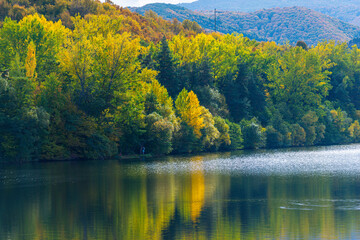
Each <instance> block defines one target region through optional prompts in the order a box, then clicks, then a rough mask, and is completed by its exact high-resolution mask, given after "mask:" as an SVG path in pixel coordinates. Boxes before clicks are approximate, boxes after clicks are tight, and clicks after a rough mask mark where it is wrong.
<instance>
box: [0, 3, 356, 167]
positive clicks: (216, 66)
mask: <svg viewBox="0 0 360 240" xmlns="http://www.w3.org/2000/svg"><path fill="white" fill-rule="evenodd" d="M39 2H41V1H29V0H26V1H25V0H24V1H9V0H0V9H1V10H0V11H1V13H0V19H1V20H2V22H1V24H0V26H1V28H0V77H1V78H0V103H1V104H0V133H1V134H0V162H25V161H36V160H65V159H107V158H112V157H114V156H119V155H127V154H138V153H139V151H140V149H141V148H142V147H145V148H146V153H151V154H153V155H164V154H181V153H194V152H210V151H232V150H239V149H257V148H281V147H298V146H313V145H330V144H344V143H353V142H359V140H360V124H359V119H360V111H359V110H360V50H359V49H358V48H357V46H356V45H354V46H352V47H351V48H349V47H348V44H347V43H340V42H335V41H327V42H326V41H325V42H319V43H318V44H317V45H315V46H307V45H306V43H304V42H302V41H299V42H298V43H297V44H296V46H291V45H289V44H285V45H278V44H276V43H274V42H257V41H254V40H250V39H248V38H245V37H243V36H242V35H238V34H231V35H230V34H227V35H223V34H218V33H209V34H205V33H204V31H203V29H201V27H199V25H198V24H197V23H195V22H191V21H188V20H184V21H183V22H182V23H181V22H179V21H177V20H172V21H165V20H163V19H162V18H160V17H159V16H157V15H156V14H155V13H154V12H147V13H146V14H145V16H144V17H143V16H141V15H139V14H137V13H133V12H131V11H129V10H127V9H122V8H119V7H117V6H115V5H114V4H112V3H111V2H109V1H108V2H106V3H100V2H98V1H92V0H76V1H67V0H62V1H55V0H46V1H45V0H44V1H42V2H44V3H39ZM37 4H38V5H37ZM89 4H92V5H91V6H93V7H92V8H89V7H87V8H85V7H84V6H90V5H89ZM1 6H2V7H1ZM4 6H5V7H6V8H5V7H4ZM84 9H85V10H86V11H85V10H84Z"/></svg>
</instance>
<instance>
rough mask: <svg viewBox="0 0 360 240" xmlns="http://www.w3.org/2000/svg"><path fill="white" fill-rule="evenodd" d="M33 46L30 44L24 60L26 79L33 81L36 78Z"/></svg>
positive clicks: (32, 43)
mask: <svg viewBox="0 0 360 240" xmlns="http://www.w3.org/2000/svg"><path fill="white" fill-rule="evenodd" d="M35 51H36V50H35V44H34V42H30V44H29V46H28V52H27V56H26V60H25V69H26V77H28V78H29V79H32V80H35V78H36V72H35V69H36V56H35Z"/></svg>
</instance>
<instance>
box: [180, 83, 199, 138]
mask: <svg viewBox="0 0 360 240" xmlns="http://www.w3.org/2000/svg"><path fill="white" fill-rule="evenodd" d="M175 105H176V110H177V111H178V113H179V115H180V117H181V119H182V121H184V122H185V123H186V124H188V125H189V126H191V127H192V128H193V131H194V133H195V135H196V136H197V137H198V138H200V137H201V132H200V130H201V129H202V128H204V126H205V125H204V119H203V118H202V114H203V108H202V106H200V103H199V100H198V98H197V96H196V94H195V93H194V92H193V91H191V92H188V91H186V89H183V90H182V91H181V92H180V94H179V96H178V98H177V99H176V101H175Z"/></svg>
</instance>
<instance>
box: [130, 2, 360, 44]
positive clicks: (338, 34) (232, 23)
mask: <svg viewBox="0 0 360 240" xmlns="http://www.w3.org/2000/svg"><path fill="white" fill-rule="evenodd" d="M133 10H134V11H136V12H138V13H140V14H144V12H145V11H148V10H152V11H154V12H156V13H157V14H159V15H160V16H161V17H163V18H165V19H173V18H177V19H178V20H179V21H183V20H185V19H189V20H191V21H197V22H198V23H199V24H200V26H202V27H203V28H205V29H207V30H213V29H214V13H213V11H191V10H189V9H186V8H184V7H181V6H176V5H172V4H149V5H145V6H144V7H141V8H136V9H133ZM217 30H218V31H219V32H222V33H232V32H238V33H242V34H244V35H245V36H247V37H250V38H252V39H255V40H267V41H275V42H277V43H284V42H286V41H289V42H290V43H291V44H293V43H296V42H297V41H298V40H304V41H305V42H307V43H308V44H316V43H317V42H318V41H322V40H324V39H327V40H336V41H349V40H350V39H353V38H354V37H356V36H358V33H359V32H360V28H359V27H356V26H353V25H351V24H348V23H345V22H342V21H340V20H338V19H335V18H332V17H329V16H327V15H324V14H322V13H319V12H316V11H314V10H311V9H308V8H304V7H285V8H272V9H266V10H258V11H255V12H252V13H245V12H232V11H220V12H218V13H217Z"/></svg>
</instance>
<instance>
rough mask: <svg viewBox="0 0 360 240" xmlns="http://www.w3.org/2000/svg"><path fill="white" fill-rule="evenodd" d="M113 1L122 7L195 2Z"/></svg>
mask: <svg viewBox="0 0 360 240" xmlns="http://www.w3.org/2000/svg"><path fill="white" fill-rule="evenodd" d="M112 2H113V3H115V4H116V5H119V6H122V7H141V6H144V5H146V4H149V3H159V2H161V3H172V4H177V3H185V2H194V0H112Z"/></svg>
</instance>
